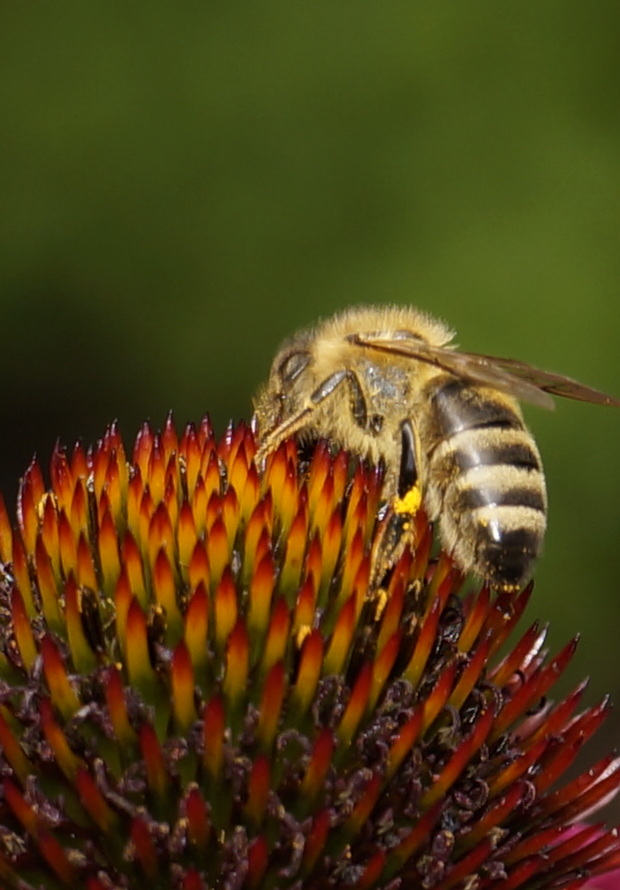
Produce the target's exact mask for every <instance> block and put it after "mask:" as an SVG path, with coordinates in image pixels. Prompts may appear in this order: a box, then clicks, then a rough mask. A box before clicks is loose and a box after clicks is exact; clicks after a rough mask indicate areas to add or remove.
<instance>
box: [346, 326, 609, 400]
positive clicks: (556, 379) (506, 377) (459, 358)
mask: <svg viewBox="0 0 620 890" xmlns="http://www.w3.org/2000/svg"><path fill="white" fill-rule="evenodd" d="M349 339H350V340H351V342H353V343H357V344H358V345H359V346H364V347H366V348H367V349H376V350H377V351H378V352H385V353H390V354H392V355H401V356H405V357H407V358H412V359H416V360H417V361H421V362H426V363H428V364H431V365H435V367H437V368H441V369H442V370H444V371H448V372H449V373H450V374H454V375H455V376H456V377H462V378H463V379H465V380H471V381H472V382H473V383H480V384H482V385H484V386H492V387H494V388H495V389H499V390H501V391H502V392H506V393H508V394H509V395H511V396H514V397H515V398H516V399H521V400H523V401H526V402H531V403H532V404H534V405H539V406H540V407H542V408H553V407H554V405H553V399H552V398H551V396H552V395H555V396H564V397H566V398H569V399H578V400H579V401H582V402H592V403H594V404H595V405H615V406H616V407H620V400H619V399H615V398H613V397H612V396H608V395H606V394H605V393H602V392H599V391H598V390H597V389H592V388H591V387H589V386H584V385H583V384H582V383H578V382H577V381H576V380H571V378H570V377H563V376H562V375H561V374H550V373H549V372H548V371H541V370H539V369H538V368H533V367H531V365H527V364H525V363H524V362H519V361H515V360H514V359H506V358H496V357H493V356H489V355H478V354H477V353H474V352H458V351H457V350H453V349H449V348H448V349H446V348H443V347H437V346H430V345H429V344H428V343H424V342H423V341H422V340H418V339H416V338H414V337H412V338H405V337H403V338H401V337H398V338H392V339H391V338H389V337H382V336H381V335H378V334H352V335H351V337H350V338H349Z"/></svg>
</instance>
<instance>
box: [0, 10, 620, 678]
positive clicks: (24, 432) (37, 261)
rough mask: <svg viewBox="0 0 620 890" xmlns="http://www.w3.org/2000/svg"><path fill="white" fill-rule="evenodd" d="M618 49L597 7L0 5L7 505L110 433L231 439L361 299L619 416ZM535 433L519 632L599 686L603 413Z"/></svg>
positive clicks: (607, 590)
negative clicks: (428, 320) (534, 496)
mask: <svg viewBox="0 0 620 890" xmlns="http://www.w3.org/2000/svg"><path fill="white" fill-rule="evenodd" d="M619 33H620V5H618V4H617V3H615V2H612V0H608V2H597V0H594V2H592V3H588V4H584V3H582V2H579V0H548V2H546V3H542V4H534V3H531V4H524V3H515V4H497V3H494V2H490V0H482V2H481V0H477V2H476V0H474V2H470V3H467V4H455V3H446V2H437V3H434V4H416V3H411V2H410V0H396V2H388V3H381V4H362V3H359V2H356V3H353V2H340V3H332V2H329V3H328V2H325V0H315V2H312V3H308V2H305V3H302V2H291V0H287V2H273V3H269V4H261V3H258V4H232V3H231V4H226V3H221V2H201V3H189V4H184V5H183V6H178V7H175V6H171V5H169V4H163V3H161V4H160V3H157V2H154V3H150V4H148V5H147V4H144V5H142V4H137V5H132V6H129V7H127V6H126V5H124V4H121V3H115V2H108V3H105V4H90V3H88V4H83V3H67V4H60V5H58V4H55V5H48V6H32V5H31V4H24V3H19V4H11V5H9V4H4V7H3V26H2V32H1V34H0V109H1V119H0V120H1V124H0V126H1V127H2V139H1V141H0V160H1V163H0V191H1V195H2V200H1V204H0V207H1V210H0V313H1V314H0V318H1V324H2V358H3V364H4V380H5V384H4V386H3V388H2V416H3V421H4V436H3V446H2V458H1V469H2V482H1V485H2V490H3V492H4V493H5V496H7V497H8V499H9V501H11V500H13V499H14V496H15V491H16V480H17V478H18V476H19V475H20V474H21V473H22V472H23V469H24V468H25V466H26V465H27V463H28V461H29V459H30V456H31V455H32V452H33V451H35V450H36V451H37V452H38V453H39V454H40V455H41V458H42V459H43V460H44V461H46V460H47V456H48V455H49V454H50V452H51V449H52V447H53V444H54V441H55V439H56V437H60V439H61V440H62V441H64V442H65V443H68V444H71V442H72V440H73V439H74V438H75V437H77V436H82V437H84V439H86V440H92V439H94V438H96V437H98V436H99V435H101V433H102V431H103V429H104V427H105V425H106V424H107V423H108V422H109V421H110V420H111V419H113V418H114V417H118V418H119V419H120V421H121V428H122V431H123V433H124V436H125V439H126V441H127V442H131V441H132V438H133V436H134V435H135V432H136V430H137V428H138V426H139V424H140V423H141V421H142V420H143V419H145V418H146V417H150V418H151V419H153V420H154V421H158V420H159V421H163V419H164V417H165V414H166V412H167V411H168V409H169V408H173V409H174V412H175V416H176V418H177V421H178V422H179V423H182V422H185V421H186V420H188V419H194V420H197V419H199V418H200V416H201V415H202V413H203V412H204V411H205V410H207V409H208V410H209V411H210V412H211V415H212V417H213V419H214V421H215V424H216V427H218V428H219V429H220V430H222V429H223V428H224V425H225V423H226V422H227V420H228V418H229V417H231V416H232V417H234V418H235V419H238V418H240V417H242V416H246V417H247V416H248V415H249V413H250V411H251V396H252V393H253V392H254V391H255V389H256V387H257V385H258V384H259V383H260V381H261V380H262V379H263V378H264V377H265V375H266V373H267V371H268V367H269V362H270V359H271V356H272V354H273V353H274V351H275V349H276V347H277V345H278V343H279V341H280V340H281V338H282V337H283V336H284V335H286V334H287V333H290V332H291V331H292V330H294V329H295V328H297V327H299V326H301V325H304V324H307V323H308V322H310V321H312V320H314V319H315V318H316V317H318V316H320V315H328V314H331V313H332V312H333V311H334V310H336V309H339V308H342V307H344V306H347V305H350V304H352V303H358V302H359V303H363V302H369V301H375V302H378V301H392V302H403V303H409V302H411V303H415V304H417V305H419V306H421V307H423V308H425V309H427V310H429V311H432V312H434V313H436V314H438V315H440V316H443V317H445V318H446V319H448V321H449V322H450V324H452V325H454V326H455V328H456V329H457V330H458V332H459V342H460V343H461V344H462V345H463V346H464V347H465V348H467V349H470V350H478V351H482V352H489V353H495V354H499V355H502V354H504V355H511V356H516V357H519V358H521V359H524V360H526V361H529V362H531V363H533V364H537V365H539V366H542V367H547V368H549V369H552V370H556V371H560V372H564V373H567V374H570V375H571V376H574V377H577V378H578V379H582V380H584V381H585V382H588V383H590V384H592V385H594V386H598V387H599V388H601V389H603V390H608V391H611V392H615V393H616V394H618V393H620V366H619V360H618V341H619V339H620V249H619V246H618V238H619V232H620V167H619V163H620V53H618V34H619ZM528 418H529V419H530V421H531V424H532V426H533V428H534V430H535V432H536V435H537V438H538V441H539V444H540V446H541V450H542V452H543V455H544V457H545V461H546V467H547V474H548V482H549V493H550V513H551V515H550V530H549V535H548V543H547V551H546V555H545V558H544V559H543V561H542V563H541V566H540V571H539V573H538V582H537V591H536V596H535V599H534V604H533V606H531V607H530V617H531V616H532V615H542V616H544V617H550V618H551V619H552V621H553V624H554V629H553V634H552V643H553V645H554V646H556V647H557V646H558V645H559V644H560V643H561V642H563V641H564V639H565V638H566V637H567V636H569V635H572V634H573V633H574V632H575V631H577V630H581V631H582V632H583V641H582V647H581V651H580V654H579V655H578V658H577V661H578V668H574V669H573V676H574V678H575V679H576V678H577V677H580V676H581V675H583V674H584V673H588V672H591V673H592V674H593V676H594V683H593V685H594V687H595V689H596V690H597V691H599V690H603V689H612V690H613V689H614V688H617V687H618V686H620V671H619V670H618V667H617V665H618V660H617V653H616V652H615V644H616V634H617V628H618V623H619V620H620V579H619V572H618V568H617V563H616V559H615V557H616V550H615V548H616V547H617V546H619V544H620V466H619V462H618V459H617V455H618V443H619V441H620V412H614V411H612V410H609V411H608V410H603V409H597V408H594V407H592V406H587V405H580V404H575V403H569V402H563V403H562V404H561V405H559V406H558V410H557V412H556V413H555V415H551V414H549V415H547V414H544V413H543V412H537V411H533V410H532V411H529V412H528ZM536 598H537V599H536Z"/></svg>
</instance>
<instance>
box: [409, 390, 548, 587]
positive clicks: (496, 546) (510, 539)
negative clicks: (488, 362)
mask: <svg viewBox="0 0 620 890" xmlns="http://www.w3.org/2000/svg"><path fill="white" fill-rule="evenodd" d="M430 403H431V411H430V416H429V418H428V424H429V426H428V427H427V429H426V431H425V434H424V436H423V439H424V440H425V444H426V448H427V461H428V463H427V479H426V493H425V497H426V506H427V509H428V511H429V514H430V515H431V517H432V518H434V519H436V518H439V522H440V531H441V536H442V541H443V544H444V546H445V547H446V548H447V550H448V551H449V552H451V553H453V555H454V557H455V559H456V561H457V563H458V564H459V565H461V566H463V567H464V568H465V569H467V570H471V571H474V572H476V573H477V574H478V575H481V576H482V577H483V578H484V579H485V580H486V581H488V582H489V583H490V584H491V585H492V586H493V587H497V588H500V589H512V588H516V587H519V586H521V585H522V584H523V583H524V582H525V581H527V580H528V578H529V576H530V575H531V572H532V566H533V563H534V561H535V559H536V557H537V556H538V555H539V553H540V551H541V548H542V543H543V539H544V534H545V528H546V517H547V496H546V490H545V478H544V475H543V471H542V464H541V460H540V455H539V453H538V449H537V447H536V444H535V442H534V440H533V438H532V436H531V435H530V433H529V432H528V430H527V429H526V427H525V424H524V423H523V419H522V417H521V413H520V411H519V408H518V405H517V403H516V402H515V401H514V400H513V399H511V398H509V397H508V396H506V395H504V394H503V393H501V392H498V391H496V390H493V389H489V388H486V387H478V386H474V385H472V384H468V383H467V382H466V381H463V380H459V379H456V378H454V377H445V378H442V380H441V381H440V382H439V385H438V386H436V387H435V388H434V390H433V392H432V395H431V398H430Z"/></svg>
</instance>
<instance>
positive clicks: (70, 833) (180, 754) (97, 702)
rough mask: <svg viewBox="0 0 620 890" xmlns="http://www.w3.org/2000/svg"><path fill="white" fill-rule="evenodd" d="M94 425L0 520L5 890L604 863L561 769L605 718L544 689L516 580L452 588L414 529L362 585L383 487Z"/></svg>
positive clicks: (427, 876)
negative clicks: (375, 579)
mask: <svg viewBox="0 0 620 890" xmlns="http://www.w3.org/2000/svg"><path fill="white" fill-rule="evenodd" d="M255 453H256V443H255V439H254V435H253V432H252V430H251V428H249V427H247V426H244V425H240V426H238V427H236V428H232V427H231V428H230V429H229V430H228V431H227V432H226V434H225V435H224V437H223V438H222V439H221V440H220V441H217V440H216V439H215V438H214V436H213V433H212V431H211V428H210V425H209V423H208V421H206V420H205V421H203V423H202V424H201V425H200V426H199V427H194V426H188V427H187V428H186V429H185V431H184V432H183V433H182V435H181V436H180V437H179V436H178V435H177V433H176V431H175V428H174V425H173V423H172V420H171V419H169V420H168V422H167V423H166V424H165V426H164V428H163V430H162V432H161V433H154V432H153V431H152V430H151V429H150V428H149V427H148V426H144V428H143V429H142V431H141V432H140V434H139V436H138V438H137V441H136V444H135V447H134V449H133V455H132V456H131V457H128V456H127V455H126V453H125V450H124V448H123V444H122V441H121V438H120V436H119V433H118V430H117V429H116V427H114V426H113V427H111V428H110V429H109V430H108V431H107V432H106V434H105V436H104V437H103V439H102V440H101V441H100V442H98V443H97V445H96V446H95V447H94V448H92V449H91V450H88V451H86V450H85V449H84V448H83V447H82V446H81V445H77V446H76V447H75V448H74V449H73V451H72V453H70V454H69V453H67V452H66V451H64V450H63V449H61V448H57V449H56V451H55V452H54V454H53V456H52V460H51V470H50V475H51V486H50V487H49V488H47V487H46V484H45V483H44V481H43V474H42V471H41V469H40V467H39V464H38V463H37V462H33V463H32V465H31V466H30V467H29V469H28V470H27V472H26V474H25V475H24V478H23V481H22V484H21V489H20V493H19V498H18V505H17V520H16V525H15V527H14V528H12V526H11V522H10V520H9V518H8V514H7V512H6V510H5V509H4V508H3V509H2V511H1V513H0V559H1V561H2V562H1V566H0V569H1V573H0V613H1V616H2V631H1V632H0V886H1V887H2V888H20V890H29V888H65V887H73V888H78V887H79V888H81V887H84V888H87V890H110V888H132V890H133V888H142V887H145V886H147V885H148V886H149V887H150V888H153V890H156V888H179V890H181V888H182V890H207V888H222V890H224V888H226V890H235V888H239V890H241V888H257V890H262V888H287V887H290V888H295V890H304V888H313V890H318V888H330V887H335V888H347V887H356V888H362V890H363V888H389V890H399V888H403V890H404V888H425V890H430V888H438V890H451V888H467V890H474V888H476V890H477V888H480V890H486V888H489V890H492V888H496V887H497V888H500V887H501V888H502V890H511V888H515V887H527V888H545V887H553V888H577V887H579V886H581V885H582V884H583V883H584V882H585V881H586V880H587V879H588V878H589V877H591V876H593V875H594V876H596V875H597V874H601V873H603V872H605V871H607V870H609V869H610V868H612V867H614V866H617V865H618V864H620V842H619V840H618V834H617V832H616V830H615V829H612V830H608V829H606V828H605V827H604V826H603V825H602V824H598V823H592V824H588V823H586V822H584V821H583V820H584V818H585V817H586V816H590V814H592V813H593V812H594V811H595V810H596V809H597V807H598V806H600V805H601V804H602V803H603V802H605V801H607V800H608V799H609V798H610V797H611V796H612V795H613V794H614V793H615V791H616V790H617V788H618V785H619V784H620V771H619V768H618V767H619V765H618V761H617V760H615V759H614V758H613V757H606V758H604V759H603V760H601V761H600V762H599V763H596V764H595V765H594V766H592V767H591V768H590V769H588V770H587V772H585V773H583V774H582V775H580V776H578V777H577V778H575V779H572V780H571V781H569V782H567V781H566V780H564V781H563V780H562V776H563V774H564V773H565V771H566V770H567V769H568V767H569V766H570V765H571V764H572V762H573V761H574V759H575V756H576V754H577V752H578V751H579V750H580V749H581V747H582V745H583V743H584V742H586V741H587V740H588V738H589V737H590V736H591V735H592V733H593V732H595V730H596V729H597V728H598V726H599V725H600V724H601V722H602V721H603V720H604V718H605V716H606V713H607V711H608V703H607V702H606V701H604V702H602V703H601V704H599V705H595V706H593V707H589V708H586V709H584V710H581V711H580V700H581V698H582V695H583V691H584V684H581V685H580V686H578V687H577V688H576V689H575V690H574V691H573V692H572V693H571V694H570V695H569V696H568V697H567V698H566V699H564V700H562V701H560V702H559V703H557V704H552V703H551V701H550V700H549V698H548V694H549V691H550V689H551V687H552V686H553V684H554V683H555V682H556V681H557V679H558V677H559V676H560V675H561V674H562V672H563V671H564V669H565V668H566V666H567V664H568V663H569V661H570V659H571V657H572V655H573V652H574V649H575V642H574V641H572V642H570V643H569V644H568V645H567V646H566V647H565V648H564V649H563V650H562V651H561V652H560V653H559V654H558V655H556V656H555V657H553V658H550V657H549V656H548V655H547V653H546V651H545V650H544V648H543V647H544V638H545V632H544V629H542V628H541V627H540V626H539V625H538V624H534V625H533V626H532V627H530V628H529V629H528V630H526V631H525V633H524V634H523V636H522V637H521V638H520V639H519V640H518V641H517V642H516V643H515V642H512V643H511V644H510V645H508V637H509V635H510V634H511V632H512V631H513V630H514V629H515V625H516V624H517V622H518V620H519V618H520V617H521V615H522V613H523V610H524V608H525V605H526V603H527V601H528V598H529V595H530V588H527V589H526V590H524V591H522V592H519V593H515V594H502V595H499V596H497V595H494V594H492V593H491V592H489V590H487V589H485V588H483V589H481V590H479V591H477V592H474V593H471V592H470V593H467V589H466V588H463V585H462V579H461V578H460V576H459V575H458V572H456V571H455V570H454V568H453V566H452V564H451V562H450V560H449V559H448V557H447V556H446V555H444V554H441V553H440V554H439V555H438V556H433V555H432V554H433V549H432V544H433V534H432V528H431V526H430V525H429V523H428V522H427V521H426V519H425V517H424V515H423V513H422V511H420V512H419V513H418V514H416V516H415V530H414V540H413V545H412V547H410V548H408V549H407V550H406V551H405V552H404V554H403V555H402V557H401V558H400V560H399V562H398V563H397V564H396V565H395V566H394V568H393V570H392V571H391V572H390V573H389V574H388V575H387V576H386V578H385V579H383V582H382V584H381V586H380V587H379V588H378V589H372V586H371V585H370V583H369V574H370V563H371V553H372V548H373V543H374V542H375V541H376V540H377V536H378V535H379V534H380V533H381V528H382V523H384V522H385V517H384V514H383V512H382V509H381V507H382V504H381V482H382V478H381V470H380V469H379V468H376V467H372V466H366V465H363V464H352V463H351V462H350V461H349V459H348V456H347V455H346V454H345V453H342V452H341V453H337V454H335V455H331V454H330V452H329V449H328V448H327V446H326V445H325V444H320V443H319V444H318V445H317V446H316V447H315V448H314V449H313V450H311V452H310V453H309V454H308V455H300V453H299V452H298V449H297V447H296V444H295V442H294V441H293V440H289V441H287V442H285V443H284V444H283V445H282V446H281V447H280V449H279V450H278V451H277V452H275V453H274V454H272V455H271V456H270V457H269V458H268V460H267V463H266V466H265V467H264V468H260V469H259V468H257V466H256V465H255V463H254V460H253V458H254V455H255Z"/></svg>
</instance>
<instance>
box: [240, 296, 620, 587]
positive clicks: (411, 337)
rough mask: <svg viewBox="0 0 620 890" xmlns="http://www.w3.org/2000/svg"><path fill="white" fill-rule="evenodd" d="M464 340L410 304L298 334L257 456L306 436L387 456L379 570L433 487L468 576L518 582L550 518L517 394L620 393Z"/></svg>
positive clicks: (283, 361)
mask: <svg viewBox="0 0 620 890" xmlns="http://www.w3.org/2000/svg"><path fill="white" fill-rule="evenodd" d="M453 337H454V332H453V331H451V330H450V329H449V328H448V327H447V326H446V325H445V324H444V323H443V322H441V321H438V320H436V319H434V318H432V317H431V316H430V315H427V314H426V313H424V312H421V311H419V310H418V309H414V308H410V307H399V306H366V307H356V308H352V309H349V310H348V311H345V312H343V313H342V314H339V315H336V316H335V317H333V318H330V319H327V320H325V321H322V322H320V323H319V324H318V325H317V326H316V327H313V328H309V329H307V330H304V331H301V332H299V333H297V334H296V335H294V336H293V337H292V338H290V339H289V340H288V341H286V342H285V343H284V344H283V345H282V347H281V348H280V350H279V351H278V353H277V355H276V357H275V360H274V362H273V364H272V367H271V372H270V375H269V379H268V381H267V383H266V385H265V386H264V387H263V389H262V390H261V391H260V392H259V394H258V397H257V399H256V406H255V407H256V418H257V421H258V435H259V451H258V454H257V461H258V462H261V461H263V460H264V459H265V458H266V457H267V456H268V455H269V454H270V453H271V452H272V451H274V450H275V449H276V448H277V447H278V446H279V444H280V443H281V442H282V441H283V440H284V439H285V438H288V437H289V436H291V435H293V434H297V435H298V438H299V439H300V440H301V441H303V440H315V439H318V438H325V439H327V440H328V441H329V442H330V443H333V444H334V445H335V446H336V447H339V448H344V449H346V450H348V451H349V452H350V453H351V454H354V455H357V456H360V457H368V458H369V459H370V460H371V461H373V462H382V463H383V465H384V467H385V476H384V481H383V492H382V495H383V497H384V498H385V501H386V503H387V505H388V509H391V511H392V516H393V523H392V526H391V532H390V534H389V535H386V536H385V537H384V540H383V542H382V544H381V547H380V552H379V554H378V555H377V558H376V566H375V570H376V571H377V572H384V571H385V570H387V569H389V568H390V567H391V565H393V563H394V562H395V560H396V558H397V557H398V555H400V551H401V550H402V547H404V545H405V543H406V539H407V529H408V527H410V525H411V522H410V519H411V515H412V514H413V513H414V512H415V509H416V504H417V503H419V499H420V498H421V500H422V503H423V505H424V509H425V511H426V513H427V515H428V516H429V518H430V519H431V520H433V521H435V520H437V521H438V523H439V533H440V538H441V543H442V545H443V548H444V550H446V551H447V552H448V553H449V554H451V556H452V558H453V559H454V561H455V563H456V564H457V566H458V567H459V568H460V569H461V570H462V571H463V572H464V573H469V572H471V573H473V574H475V575H476V576H478V577H479V578H482V579H483V580H484V581H485V582H487V583H488V584H489V585H490V586H491V587H493V588H495V589H497V590H514V589H517V588H519V587H521V586H522V585H523V584H524V583H525V582H526V581H527V580H528V579H529V577H530V575H531V573H532V569H533V564H534V562H535V560H536V558H537V557H538V556H539V554H540V551H541V547H542V543H543V539H544V535H545V530H546V524H547V494H546V488H545V477H544V473H543V467H542V461H541V458H540V453H539V451H538V448H537V446H536V443H535V441H534V439H533V437H532V435H531V433H530V432H529V430H528V429H527V427H526V426H525V423H524V421H523V416H522V414H521V410H520V408H519V404H518V401H517V400H519V399H520V400H524V401H527V402H532V403H534V404H536V405H540V406H542V407H544V408H552V407H553V399H552V398H551V396H552V395H559V396H567V397H568V398H572V399H579V400H582V401H586V402H593V403H595V404H598V405H615V406H620V401H619V400H617V399H614V398H612V397H610V396H607V395H605V394H604V393H601V392H598V391H597V390H594V389H591V388H590V387H587V386H583V385H582V384H580V383H577V382H576V381H574V380H571V379H570V378H568V377H563V376H560V375H557V374H550V373H547V372H546V371H540V370H537V369H536V368H532V367H530V366H529V365H527V364H524V363H522V362H518V361H513V360H511V359H502V358H491V357H490V356H486V355H477V354H474V353H467V352H460V351H458V350H457V349H456V347H455V345H454V344H453V343H452V340H453ZM416 492H418V493H419V497H418V499H417V500H416V498H415V497H413V495H415V493H416Z"/></svg>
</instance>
